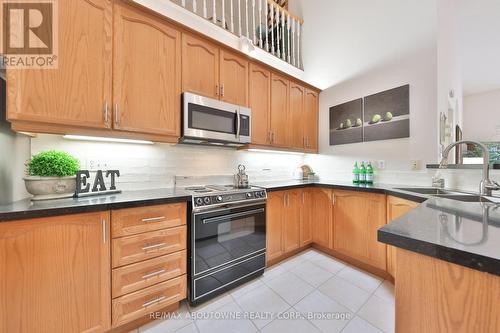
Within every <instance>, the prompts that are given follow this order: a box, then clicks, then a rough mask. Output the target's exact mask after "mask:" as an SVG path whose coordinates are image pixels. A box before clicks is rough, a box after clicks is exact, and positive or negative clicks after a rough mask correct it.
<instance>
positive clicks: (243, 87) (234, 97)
mask: <svg viewBox="0 0 500 333" xmlns="http://www.w3.org/2000/svg"><path fill="white" fill-rule="evenodd" d="M220 89H221V91H220V95H221V96H220V97H221V98H220V99H221V100H223V101H224V102H228V103H232V104H236V105H243V106H248V60H246V59H245V58H243V57H240V56H238V55H236V54H234V53H232V52H229V51H226V50H220Z"/></svg>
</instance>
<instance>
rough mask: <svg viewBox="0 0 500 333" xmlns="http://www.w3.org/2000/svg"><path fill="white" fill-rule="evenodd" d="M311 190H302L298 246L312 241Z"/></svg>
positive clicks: (312, 203)
mask: <svg viewBox="0 0 500 333" xmlns="http://www.w3.org/2000/svg"><path fill="white" fill-rule="evenodd" d="M313 205H314V200H313V190H312V189H305V190H303V191H302V211H301V219H300V246H306V245H309V244H311V243H312V241H313V236H312V221H314V220H313V215H312V212H313Z"/></svg>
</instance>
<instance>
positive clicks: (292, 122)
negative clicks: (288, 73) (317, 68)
mask: <svg viewBox="0 0 500 333" xmlns="http://www.w3.org/2000/svg"><path fill="white" fill-rule="evenodd" d="M304 97H305V88H304V87H302V86H301V85H300V84H297V83H295V82H290V93H289V98H290V99H289V115H288V128H289V130H290V146H291V147H292V148H296V149H304V148H306V137H305V136H304V128H305V127H306V126H307V125H306V123H305V121H306V118H305V114H304Z"/></svg>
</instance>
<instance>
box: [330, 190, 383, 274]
mask: <svg viewBox="0 0 500 333" xmlns="http://www.w3.org/2000/svg"><path fill="white" fill-rule="evenodd" d="M334 196H335V197H334V201H335V208H334V221H335V223H334V242H333V244H334V249H335V250H337V251H339V252H341V253H343V254H345V255H348V256H350V257H352V258H354V259H357V260H360V261H363V262H365V263H367V264H370V265H372V266H374V267H377V268H380V269H383V270H385V269H386V246H385V244H383V243H379V242H378V241H377V230H378V229H379V228H380V227H382V226H383V225H384V224H385V223H386V200H385V195H383V194H373V193H362V192H355V191H340V190H339V191H337V190H335V191H334Z"/></svg>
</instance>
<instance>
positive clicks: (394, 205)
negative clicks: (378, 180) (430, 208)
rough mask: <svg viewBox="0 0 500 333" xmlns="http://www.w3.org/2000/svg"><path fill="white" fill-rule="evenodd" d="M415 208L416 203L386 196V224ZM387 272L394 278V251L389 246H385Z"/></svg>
mask: <svg viewBox="0 0 500 333" xmlns="http://www.w3.org/2000/svg"><path fill="white" fill-rule="evenodd" d="M417 206H418V203H416V202H413V201H409V200H405V199H401V198H397V197H393V196H387V223H391V222H392V221H394V220H395V219H397V218H398V217H400V216H403V215H404V214H406V213H408V212H409V211H410V210H412V209H413V208H416V207H417ZM387 272H388V273H389V274H391V275H392V276H393V277H395V274H396V249H395V248H394V247H393V246H390V245H387Z"/></svg>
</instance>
